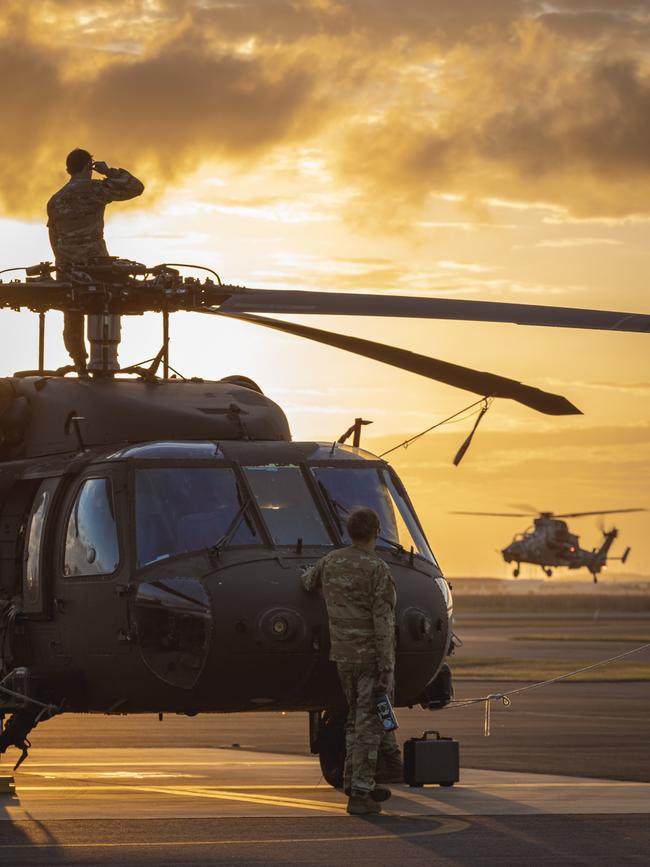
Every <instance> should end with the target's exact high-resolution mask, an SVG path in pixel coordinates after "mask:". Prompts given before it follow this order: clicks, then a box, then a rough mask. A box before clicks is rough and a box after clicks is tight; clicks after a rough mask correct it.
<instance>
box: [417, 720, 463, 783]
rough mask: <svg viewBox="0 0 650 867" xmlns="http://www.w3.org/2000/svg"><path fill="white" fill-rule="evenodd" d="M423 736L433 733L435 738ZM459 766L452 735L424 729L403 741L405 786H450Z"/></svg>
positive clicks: (455, 744)
mask: <svg viewBox="0 0 650 867" xmlns="http://www.w3.org/2000/svg"><path fill="white" fill-rule="evenodd" d="M427 735H435V740H434V739H433V738H431V739H429V738H428V737H427ZM459 769H460V762H459V754H458V741H455V740H454V739H453V738H441V737H440V734H439V733H438V732H436V731H426V732H424V733H423V734H422V737H421V738H409V739H408V740H407V741H405V742H404V782H405V783H408V785H409V786H424V785H425V784H426V783H434V784H436V783H437V784H438V785H439V786H453V785H454V783H457V782H458V780H459V779H460V773H459Z"/></svg>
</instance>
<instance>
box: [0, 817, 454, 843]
mask: <svg viewBox="0 0 650 867" xmlns="http://www.w3.org/2000/svg"><path fill="white" fill-rule="evenodd" d="M435 822H436V827H435V828H431V829H430V830H427V831H408V832H407V833H405V834H400V833H399V832H393V833H390V834H346V835H338V836H337V835H334V834H328V835H327V837H277V838H275V839H274V838H272V837H271V838H269V837H265V838H264V839H253V840H242V839H234V840H223V839H221V840H163V841H160V840H147V841H142V842H117V843H114V842H111V843H60V842H58V843H0V850H4V849H61V850H65V849H128V848H133V849H136V848H145V847H146V848H148V849H153V848H154V847H157V848H163V847H170V846H174V847H189V846H272V845H275V846H277V845H280V846H286V845H287V844H289V843H318V844H319V845H320V844H321V843H357V842H367V841H369V840H390V841H392V842H394V843H399V842H400V841H402V840H407V839H409V840H410V839H413V838H414V837H438V836H441V835H443V834H455V833H457V832H458V831H464V830H465V829H466V828H467V827H468V826H469V822H465V821H461V820H460V819H448V818H444V819H438V818H436V819H435Z"/></svg>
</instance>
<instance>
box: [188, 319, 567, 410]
mask: <svg viewBox="0 0 650 867" xmlns="http://www.w3.org/2000/svg"><path fill="white" fill-rule="evenodd" d="M199 309H201V308H199ZM201 312H204V313H214V314H216V315H219V316H224V315H225V316H226V317H227V318H233V319H240V320H242V321H243V322H250V323H252V324H256V325H264V326H265V327H267V328H273V329H275V330H276V331H283V332H285V333H287V334H295V335H296V336H297V337H306V338H307V339H309V340H315V341H317V342H318V343H324V344H326V345H327V346H336V347H338V348H339V349H345V350H347V351H348V352H354V353H355V354H356V355H363V356H365V357H366V358H374V359H375V360H376V361H383V362H384V363H385V364H390V365H392V366H393V367H399V368H401V369H402V370H410V371H411V372H412V373H419V374H420V375H421V376H426V377H428V378H429V379H435V380H437V381H438V382H445V383H447V384H448V385H453V386H455V387H456V388H463V389H465V390H466V391H471V392H474V394H479V395H482V396H483V397H503V398H509V399H511V400H516V401H518V402H519V403H523V404H525V405H526V406H529V407H530V408H531V409H535V410H537V411H538V412H543V413H546V414H547V415H581V412H580V410H579V409H578V408H577V407H575V406H574V405H573V404H572V403H571V402H570V401H568V400H567V399H566V398H565V397H562V395H558V394H551V393H549V392H546V391H541V390H540V389H538V388H533V387H532V386H530V385H524V384H523V383H521V382H517V381H516V380H514V379H507V378H506V377H504V376H497V375H496V374H493V373H485V372H483V371H480V370H472V368H470V367H462V366H461V365H458V364H451V363H450V362H447V361H439V360H438V359H436V358H429V357H428V356H426V355H418V354H417V353H416V352H410V351H408V350H406V349H398V348H397V347H395V346H387V345H386V344H384V343H375V342H374V341H372V340H364V339H362V338H360V337H348V336H346V335H343V334H335V333H334V332H333V331H323V330H322V329H320V328H310V327H308V326H306V325H296V324H295V323H293V322H284V321H279V320H277V319H266V318H265V317H262V316H252V315H247V314H237V315H234V314H232V313H226V314H224V313H222V312H221V310H205V309H203V310H201Z"/></svg>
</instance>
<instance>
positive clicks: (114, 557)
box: [63, 479, 120, 577]
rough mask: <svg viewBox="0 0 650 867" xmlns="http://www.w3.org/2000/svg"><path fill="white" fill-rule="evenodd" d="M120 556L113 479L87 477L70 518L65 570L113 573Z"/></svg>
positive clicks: (81, 572)
mask: <svg viewBox="0 0 650 867" xmlns="http://www.w3.org/2000/svg"><path fill="white" fill-rule="evenodd" d="M119 560H120V550H119V544H118V539H117V526H116V523H115V509H114V507H113V491H112V487H111V481H110V479H86V481H85V482H84V483H83V485H82V486H81V489H80V491H79V493H78V494H77V498H76V500H75V503H74V506H73V507H72V511H71V512H70V517H69V519H68V528H67V532H66V538H65V559H64V563H63V574H64V575H66V576H69V577H72V576H76V575H110V574H111V573H113V572H114V571H115V570H116V569H117V565H118V563H119Z"/></svg>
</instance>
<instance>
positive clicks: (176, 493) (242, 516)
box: [135, 467, 261, 567]
mask: <svg viewBox="0 0 650 867" xmlns="http://www.w3.org/2000/svg"><path fill="white" fill-rule="evenodd" d="M135 522H136V523H135V535H136V547H137V563H138V566H139V567H140V566H146V565H147V564H149V563H154V562H155V561H156V560H164V559H166V558H167V557H173V556H175V555H177V554H187V553H189V552H191V551H199V550H201V549H202V548H210V547H212V546H214V545H217V544H221V545H224V544H230V545H255V544H260V541H261V540H260V537H259V535H258V534H257V531H256V530H255V526H254V524H253V522H252V518H251V516H250V514H249V510H248V509H247V503H246V500H245V498H244V497H242V495H241V493H240V491H239V488H238V486H237V482H236V480H235V476H234V473H233V471H232V470H231V469H228V468H227V467H156V468H147V469H139V470H137V471H136V474H135Z"/></svg>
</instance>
